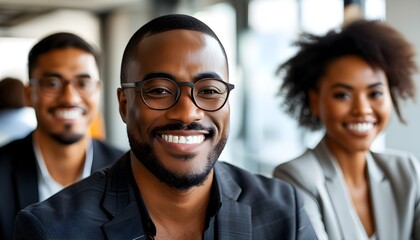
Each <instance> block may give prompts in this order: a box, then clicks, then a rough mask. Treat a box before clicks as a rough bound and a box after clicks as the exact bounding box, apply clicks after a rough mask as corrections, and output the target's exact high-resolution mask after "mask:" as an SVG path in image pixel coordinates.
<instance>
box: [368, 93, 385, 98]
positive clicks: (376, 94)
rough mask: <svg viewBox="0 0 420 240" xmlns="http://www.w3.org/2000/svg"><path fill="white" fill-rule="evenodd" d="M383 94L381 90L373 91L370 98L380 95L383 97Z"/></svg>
mask: <svg viewBox="0 0 420 240" xmlns="http://www.w3.org/2000/svg"><path fill="white" fill-rule="evenodd" d="M382 95H383V92H381V91H374V92H371V93H370V94H369V97H370V98H379V97H381V96H382Z"/></svg>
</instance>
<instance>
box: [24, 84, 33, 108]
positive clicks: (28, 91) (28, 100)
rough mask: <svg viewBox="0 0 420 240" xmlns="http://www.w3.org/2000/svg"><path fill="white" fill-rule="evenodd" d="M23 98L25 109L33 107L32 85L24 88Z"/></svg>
mask: <svg viewBox="0 0 420 240" xmlns="http://www.w3.org/2000/svg"><path fill="white" fill-rule="evenodd" d="M23 98H24V103H25V106H27V107H33V103H32V85H31V84H28V86H25V89H24V90H23Z"/></svg>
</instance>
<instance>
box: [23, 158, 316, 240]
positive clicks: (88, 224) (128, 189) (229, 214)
mask: <svg viewBox="0 0 420 240" xmlns="http://www.w3.org/2000/svg"><path fill="white" fill-rule="evenodd" d="M214 170H215V171H214V173H215V179H216V182H215V183H216V189H218V194H219V196H220V201H221V207H220V209H219V211H218V213H217V215H216V218H215V223H216V229H217V233H216V234H217V239H219V240H224V239H230V240H235V239H236V240H246V239H264V240H269V239H273V240H274V239H276V240H278V239H305V240H307V239H316V237H315V233H314V231H313V229H312V226H311V225H310V223H309V219H308V217H307V215H306V213H305V212H304V210H303V205H302V201H301V200H300V198H298V195H297V192H296V190H295V189H294V188H293V187H292V186H291V185H290V184H287V183H285V182H283V181H280V180H278V179H268V178H265V177H262V176H256V175H253V174H250V173H248V172H246V171H244V170H241V169H239V168H237V167H234V166H232V165H229V164H227V163H221V162H218V163H216V165H215V168H214ZM132 179H133V175H132V170H131V165H130V154H126V155H124V156H123V157H122V158H121V159H120V160H119V161H118V162H117V163H116V164H114V165H113V166H112V167H111V168H109V169H106V170H104V171H100V172H96V173H94V174H92V175H91V176H90V177H88V178H86V179H84V180H82V181H80V182H78V183H76V184H74V185H72V186H70V187H68V188H66V189H64V190H63V191H61V192H59V193H58V194H56V195H54V196H53V197H51V198H50V199H48V200H46V201H43V202H42V203H38V204H34V205H31V206H29V207H27V208H25V209H24V210H22V211H20V212H19V214H18V215H17V217H16V229H15V234H16V235H15V236H16V237H17V238H18V239H146V236H145V231H144V230H143V228H142V226H143V222H142V221H143V220H142V218H141V215H140V214H139V208H138V203H137V201H136V193H135V191H137V188H136V187H133V184H134V183H133V181H134V180H132ZM134 189H136V190H134Z"/></svg>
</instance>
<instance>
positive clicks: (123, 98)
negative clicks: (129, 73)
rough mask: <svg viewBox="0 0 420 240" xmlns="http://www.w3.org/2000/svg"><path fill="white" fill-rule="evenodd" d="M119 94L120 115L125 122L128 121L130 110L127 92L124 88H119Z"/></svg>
mask: <svg viewBox="0 0 420 240" xmlns="http://www.w3.org/2000/svg"><path fill="white" fill-rule="evenodd" d="M117 96H118V104H119V108H118V110H119V111H120V116H121V119H122V120H123V122H125V123H127V112H128V104H127V95H126V94H125V91H124V89H122V88H118V89H117Z"/></svg>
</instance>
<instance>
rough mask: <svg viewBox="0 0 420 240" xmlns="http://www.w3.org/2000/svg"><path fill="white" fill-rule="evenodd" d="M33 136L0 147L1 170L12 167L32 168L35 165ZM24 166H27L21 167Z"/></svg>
mask: <svg viewBox="0 0 420 240" xmlns="http://www.w3.org/2000/svg"><path fill="white" fill-rule="evenodd" d="M31 136H32V134H29V135H28V136H26V137H25V138H22V139H18V140H14V141H12V142H10V143H8V144H6V145H4V146H2V147H0V169H3V168H6V167H7V166H9V167H11V166H12V165H13V166H15V167H19V168H23V167H25V168H31V167H32V164H30V162H33V163H34V164H35V155H34V151H33V146H32V137H31ZM22 164H24V165H25V166H21V165H22Z"/></svg>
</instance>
